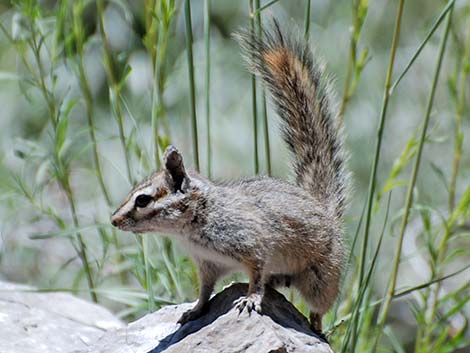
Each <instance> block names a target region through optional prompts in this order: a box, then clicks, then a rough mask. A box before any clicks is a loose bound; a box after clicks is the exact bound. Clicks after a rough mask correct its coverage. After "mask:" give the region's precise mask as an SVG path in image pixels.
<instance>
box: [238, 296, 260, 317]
mask: <svg viewBox="0 0 470 353" xmlns="http://www.w3.org/2000/svg"><path fill="white" fill-rule="evenodd" d="M261 300H262V297H261V295H259V294H250V295H249V296H247V297H241V298H239V299H237V300H235V302H234V304H235V307H236V308H237V310H238V312H239V314H241V313H242V312H243V311H244V310H246V311H248V314H250V313H251V312H252V311H253V310H254V311H256V312H257V313H261Z"/></svg>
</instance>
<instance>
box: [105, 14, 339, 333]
mask: <svg viewBox="0 0 470 353" xmlns="http://www.w3.org/2000/svg"><path fill="white" fill-rule="evenodd" d="M237 38H238V40H239V42H240V43H241V45H242V47H243V48H244V49H245V53H246V58H247V60H248V62H249V64H250V67H251V69H252V70H253V71H254V72H255V73H256V74H258V75H259V76H260V77H261V79H262V80H263V81H264V82H265V83H266V85H267V87H268V89H269V91H270V92H271V94H272V97H273V101H274V103H275V106H276V108H277V110H278V113H279V115H280V117H281V120H282V121H283V133H284V139H285V141H286V143H287V145H288V146H289V148H290V150H291V151H292V154H293V159H294V163H293V164H294V166H293V167H294V171H295V174H296V182H297V183H296V184H297V185H294V184H292V183H289V182H286V181H281V180H277V179H273V178H267V177H256V178H252V179H245V180H239V181H232V182H226V183H213V182H211V181H209V180H207V179H206V178H204V177H202V176H200V175H199V174H197V173H194V172H188V171H187V170H186V169H185V166H184V163H183V157H182V156H181V154H180V153H179V152H178V151H177V150H176V148H174V147H173V146H170V147H169V148H168V149H167V150H166V152H165V156H164V161H165V168H164V169H163V170H162V171H159V172H156V173H154V174H153V175H152V176H150V177H149V178H148V179H147V180H145V181H143V182H142V183H141V184H139V185H138V186H136V187H135V188H134V189H133V190H132V191H131V192H130V194H129V195H128V197H127V198H126V200H125V201H124V203H123V204H122V205H121V206H120V207H119V208H118V210H117V211H116V212H115V213H114V214H113V217H112V223H113V225H115V226H117V227H119V228H121V229H123V230H128V231H133V232H137V233H144V232H161V233H163V234H168V235H171V236H174V237H175V238H177V239H179V240H180V242H181V244H182V246H183V247H184V248H186V249H187V251H188V253H189V254H190V255H191V256H192V257H193V259H194V261H195V262H196V264H197V265H198V268H199V277H200V281H201V285H200V296H199V302H198V304H197V305H196V306H195V307H194V308H193V309H192V310H191V311H189V312H187V313H185V315H183V317H182V318H181V319H180V322H181V323H184V322H187V321H189V320H192V319H195V318H197V317H199V316H200V315H201V314H202V313H203V311H204V308H205V304H206V303H207V301H208V300H209V297H210V294H211V293H212V291H213V289H214V285H215V283H216V281H217V279H218V278H220V277H221V276H224V275H225V274H227V273H229V272H231V271H244V272H246V273H247V274H248V275H249V278H250V285H249V292H248V295H247V297H246V298H242V299H240V300H239V301H237V303H236V306H237V308H238V309H239V310H249V311H250V310H258V311H259V310H260V308H261V305H260V301H261V300H262V298H263V295H264V288H265V286H266V285H270V286H274V287H276V286H282V285H285V286H290V285H292V286H293V287H295V288H296V289H297V290H298V291H299V292H300V293H301V294H302V296H303V297H304V299H305V300H306V302H307V303H308V305H309V306H310V308H311V315H310V318H311V324H312V326H313V327H314V328H315V329H317V330H319V329H321V318H322V316H323V314H325V312H326V311H327V310H328V309H329V308H330V307H331V305H332V304H333V302H334V301H335V299H336V296H337V294H338V290H339V282H340V275H341V269H342V265H343V258H344V250H343V245H342V233H343V231H342V215H343V212H344V208H345V200H346V199H347V197H346V196H347V184H348V174H347V173H346V172H345V170H344V157H343V154H342V152H341V142H342V139H341V135H340V134H339V132H338V131H337V130H336V128H334V126H336V125H335V124H334V122H333V119H334V115H335V114H334V113H333V112H332V110H331V102H330V98H329V94H328V83H327V82H326V83H325V79H324V75H323V73H322V71H321V70H320V69H319V67H318V65H316V64H315V61H314V60H313V57H312V54H311V52H310V51H309V49H308V46H307V45H306V44H305V43H301V42H296V41H294V40H292V39H289V38H285V37H284V36H283V34H282V33H281V31H280V29H279V26H278V25H277V23H276V22H275V23H274V30H273V31H272V32H265V33H264V37H254V36H252V35H251V33H249V32H248V33H241V34H239V35H238V37H237ZM140 195H147V196H145V197H144V199H145V200H147V201H148V204H146V205H142V204H141V203H138V204H136V199H137V198H138V197H139V196H140ZM148 196H151V197H150V198H149V197H148ZM147 201H145V202H147ZM138 205H140V206H138Z"/></svg>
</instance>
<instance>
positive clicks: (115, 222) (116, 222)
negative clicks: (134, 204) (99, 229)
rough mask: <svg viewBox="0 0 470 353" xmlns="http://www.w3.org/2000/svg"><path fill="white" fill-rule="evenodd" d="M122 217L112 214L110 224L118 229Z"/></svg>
mask: <svg viewBox="0 0 470 353" xmlns="http://www.w3.org/2000/svg"><path fill="white" fill-rule="evenodd" d="M122 219H123V217H122V216H120V215H117V214H113V215H112V216H111V224H112V225H113V226H115V227H119V225H120V224H121V223H122Z"/></svg>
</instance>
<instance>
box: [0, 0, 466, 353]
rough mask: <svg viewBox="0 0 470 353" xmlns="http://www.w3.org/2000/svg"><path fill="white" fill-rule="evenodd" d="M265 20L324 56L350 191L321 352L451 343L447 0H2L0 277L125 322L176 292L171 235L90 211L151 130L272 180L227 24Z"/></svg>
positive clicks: (276, 167)
mask: <svg viewBox="0 0 470 353" xmlns="http://www.w3.org/2000/svg"><path fill="white" fill-rule="evenodd" d="M250 14H251V16H250ZM272 16H276V17H278V18H279V19H280V21H281V23H283V26H284V27H285V28H287V29H288V31H292V32H298V35H299V36H305V38H308V39H309V40H310V42H311V43H312V45H313V46H314V47H315V48H316V49H317V51H318V52H319V53H320V55H321V56H322V57H323V58H324V59H325V62H327V63H328V64H327V71H328V72H330V73H333V74H334V76H335V77H336V81H335V85H336V90H337V92H338V111H339V112H340V113H339V114H340V119H341V120H342V121H343V122H344V125H345V131H346V132H347V146H348V149H349V151H350V154H351V159H350V167H351V170H352V171H353V174H354V189H355V192H354V196H353V198H352V205H351V207H350V211H349V214H348V217H347V219H346V228H347V237H346V243H347V244H348V245H349V248H350V256H349V261H348V264H349V265H348V271H347V273H345V279H344V281H343V289H342V295H341V298H340V300H339V301H338V304H337V305H336V306H335V308H334V309H333V310H332V311H331V312H330V313H329V314H328V315H327V317H326V319H325V323H324V325H325V327H326V334H327V336H328V337H329V339H330V341H331V343H332V345H333V347H334V348H335V350H336V351H338V352H398V353H402V352H467V351H468V349H470V341H469V340H470V333H469V331H470V330H469V328H468V320H469V318H470V281H469V279H470V270H469V265H470V261H469V260H470V254H469V249H470V182H469V181H470V153H469V151H470V148H469V139H468V137H467V138H466V136H468V134H469V133H470V130H469V126H470V124H469V118H470V117H469V101H470V99H469V98H470V94H469V91H470V89H469V76H470V73H469V71H470V3H469V2H468V1H466V0H459V1H452V0H451V1H447V2H445V1H438V0H433V1H429V0H419V1H418V0H414V1H407V2H405V1H404V0H397V1H387V0H377V1H373V2H370V3H368V1H367V0H352V1H327V0H321V1H309V0H302V1H287V0H274V1H267V0H265V1H260V0H257V1H253V0H251V1H249V0H246V1H210V0H205V1H191V2H189V1H186V0H139V1H123V0H110V1H104V0H96V1H95V0H74V1H68V0H42V1H39V0H38V1H34V0H14V1H11V2H8V1H2V2H1V3H0V106H1V107H2V109H1V111H0V127H1V129H0V144H1V148H0V200H1V203H0V275H1V276H2V277H3V278H5V279H7V280H11V281H17V282H26V283H30V284H33V285H35V286H37V287H38V288H40V290H45V291H49V290H53V291H71V292H74V293H76V294H78V295H80V296H83V297H86V298H88V299H90V300H93V301H97V302H99V303H101V304H103V305H105V306H107V307H109V308H111V309H112V310H113V311H115V312H117V313H118V314H119V315H120V316H121V317H122V318H124V319H128V320H130V319H135V318H136V317H139V316H141V315H144V314H145V313H147V312H149V311H153V310H155V309H157V308H158V307H160V306H162V305H166V304H169V303H178V302H182V301H186V300H193V299H195V297H196V293H197V279H196V272H195V269H194V267H193V265H192V264H191V262H190V261H189V260H188V259H187V257H186V256H185V254H184V253H181V252H180V250H179V249H178V245H177V244H174V243H172V242H171V240H168V239H166V238H161V237H154V236H150V235H149V236H145V237H137V236H134V235H133V234H128V233H123V232H119V231H116V230H115V229H113V228H112V227H111V226H110V224H109V215H110V213H111V212H112V210H113V209H114V208H115V207H117V206H118V204H119V202H120V201H121V199H122V198H123V197H124V195H125V194H126V193H127V192H128V190H129V189H130V188H131V186H132V184H133V183H135V182H136V181H138V180H140V179H141V178H143V177H144V176H146V175H148V174H149V173H150V172H151V171H152V170H154V169H156V168H159V166H160V162H161V152H162V150H163V149H164V148H165V146H166V145H167V144H168V143H169V142H170V141H171V142H172V143H173V144H175V145H177V146H178V147H179V148H180V149H181V150H182V151H183V153H184V155H185V156H186V160H187V163H190V164H191V165H192V167H193V168H195V169H200V170H201V172H202V173H204V174H206V175H208V176H211V177H213V178H215V179H227V178H236V177H240V176H249V175H253V174H257V173H262V174H272V175H274V176H276V177H283V178H284V177H285V178H288V177H289V175H290V169H289V165H288V163H287V161H288V160H289V157H288V154H287V151H286V148H285V146H284V145H283V144H282V142H281V141H280V137H279V134H278V131H277V128H276V124H277V120H276V117H275V114H274V113H273V111H272V110H271V108H270V107H269V104H268V105H267V106H266V98H265V95H264V90H263V88H262V87H261V86H259V84H258V83H257V82H256V80H254V78H252V77H250V75H249V74H248V73H247V71H246V70H245V68H244V67H243V64H242V60H241V57H240V53H239V48H238V47H237V45H236V43H235V42H234V41H233V40H232V38H231V37H230V35H231V33H233V32H234V31H236V30H237V29H239V28H242V27H245V28H246V27H249V26H251V28H252V29H253V30H254V31H259V28H260V27H259V26H260V24H261V22H263V23H267V22H269V19H270V17H272ZM228 280H230V279H227V281H228ZM227 281H226V282H227ZM226 282H225V283H226ZM221 285H222V284H221ZM285 293H286V295H288V296H289V297H290V298H291V300H293V301H294V302H295V303H296V304H297V306H298V307H299V309H301V310H304V311H305V310H306V308H305V307H304V305H303V304H302V302H301V300H299V298H298V297H297V296H296V294H295V293H293V292H289V291H286V292H285Z"/></svg>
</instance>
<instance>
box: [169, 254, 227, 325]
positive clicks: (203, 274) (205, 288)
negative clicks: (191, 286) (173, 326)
mask: <svg viewBox="0 0 470 353" xmlns="http://www.w3.org/2000/svg"><path fill="white" fill-rule="evenodd" d="M196 262H197V265H198V268H199V300H198V302H197V304H196V306H195V307H194V308H192V309H191V310H188V311H186V312H185V313H184V314H183V315H182V316H181V317H180V319H179V320H178V323H180V324H181V325H184V324H185V323H187V322H189V321H193V320H196V319H198V318H199V317H201V316H202V315H203V314H204V312H205V309H206V304H207V302H208V301H209V298H210V296H211V294H212V292H213V290H214V286H215V284H216V282H217V280H218V279H219V278H220V277H221V276H222V275H223V274H224V273H226V272H227V270H226V269H225V268H224V267H223V266H220V265H218V264H214V263H212V262H209V261H205V260H201V261H198V260H196Z"/></svg>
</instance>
